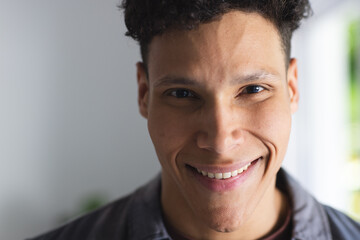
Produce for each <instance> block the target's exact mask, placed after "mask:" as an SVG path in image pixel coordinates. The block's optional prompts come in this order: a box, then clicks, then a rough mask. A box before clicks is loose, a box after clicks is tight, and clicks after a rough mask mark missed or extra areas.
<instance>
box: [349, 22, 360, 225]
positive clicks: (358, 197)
mask: <svg viewBox="0 0 360 240" xmlns="http://www.w3.org/2000/svg"><path fill="white" fill-rule="evenodd" d="M348 30H349V31H348V49H349V52H348V59H349V60H348V61H349V64H348V66H349V111H350V112H349V114H350V116H349V117H350V129H349V133H350V143H351V146H350V164H351V165H353V166H359V165H360V19H355V20H353V21H351V22H350V24H349V29H348ZM355 172H356V171H355ZM351 181H354V183H355V184H352V185H353V186H356V187H355V188H353V189H352V193H351V212H350V214H351V215H352V216H354V217H355V218H359V217H360V175H358V174H354V176H351Z"/></svg>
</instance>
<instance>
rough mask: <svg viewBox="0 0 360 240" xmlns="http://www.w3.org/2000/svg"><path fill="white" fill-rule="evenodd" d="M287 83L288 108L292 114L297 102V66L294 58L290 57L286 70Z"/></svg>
mask: <svg viewBox="0 0 360 240" xmlns="http://www.w3.org/2000/svg"><path fill="white" fill-rule="evenodd" d="M287 83H288V89H289V98H290V110H291V113H292V114H294V113H295V112H296V110H297V108H298V104H299V88H298V68H297V61H296V59H295V58H292V59H291V60H290V63H289V68H288V71H287Z"/></svg>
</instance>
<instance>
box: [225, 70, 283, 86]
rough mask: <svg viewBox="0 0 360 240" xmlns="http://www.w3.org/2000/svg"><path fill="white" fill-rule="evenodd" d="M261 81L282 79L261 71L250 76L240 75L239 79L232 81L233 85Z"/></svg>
mask: <svg viewBox="0 0 360 240" xmlns="http://www.w3.org/2000/svg"><path fill="white" fill-rule="evenodd" d="M259 79H270V80H278V79H280V77H279V76H278V75H275V74H273V73H270V72H267V71H265V70H260V71H256V72H253V73H250V74H244V75H240V76H239V77H236V78H234V79H233V80H231V85H237V84H244V83H249V82H254V81H256V80H259Z"/></svg>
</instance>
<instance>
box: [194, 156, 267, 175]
mask: <svg viewBox="0 0 360 240" xmlns="http://www.w3.org/2000/svg"><path fill="white" fill-rule="evenodd" d="M259 158H261V157H258V158H255V159H253V160H251V161H246V162H239V163H232V164H229V165H222V166H220V165H205V164H197V163H191V164H187V165H189V166H191V167H193V168H196V169H198V170H200V171H204V172H212V173H225V172H232V171H235V170H237V169H240V168H242V167H244V166H246V165H247V164H249V163H251V162H253V161H255V160H258V159H259Z"/></svg>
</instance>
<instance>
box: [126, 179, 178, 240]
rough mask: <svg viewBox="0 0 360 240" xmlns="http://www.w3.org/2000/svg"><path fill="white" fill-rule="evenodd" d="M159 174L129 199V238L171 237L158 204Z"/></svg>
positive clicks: (158, 239) (157, 238)
mask: <svg viewBox="0 0 360 240" xmlns="http://www.w3.org/2000/svg"><path fill="white" fill-rule="evenodd" d="M160 192H161V175H160V174H158V175H157V176H156V177H155V178H154V179H153V180H151V181H150V182H149V183H148V184H146V185H145V186H143V187H141V188H139V189H138V190H137V191H136V192H135V194H134V195H133V198H132V200H131V203H130V204H131V206H130V208H129V209H131V211H132V212H131V213H130V217H129V219H128V222H129V239H137V240H138V239H154V240H160V239H171V238H170V236H169V234H168V233H167V231H166V228H165V225H164V221H163V218H162V210H161V209H162V208H161V204H160V202H161V201H160Z"/></svg>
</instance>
